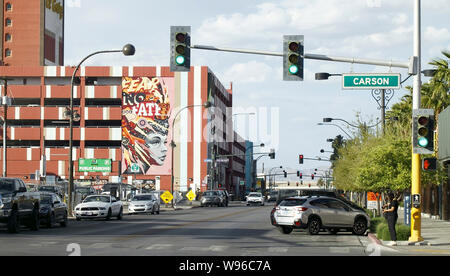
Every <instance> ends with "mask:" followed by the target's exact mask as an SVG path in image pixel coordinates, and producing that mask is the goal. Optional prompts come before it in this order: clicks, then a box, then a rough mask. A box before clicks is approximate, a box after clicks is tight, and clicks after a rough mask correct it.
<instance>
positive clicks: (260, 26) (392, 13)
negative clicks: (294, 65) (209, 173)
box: [65, 0, 450, 173]
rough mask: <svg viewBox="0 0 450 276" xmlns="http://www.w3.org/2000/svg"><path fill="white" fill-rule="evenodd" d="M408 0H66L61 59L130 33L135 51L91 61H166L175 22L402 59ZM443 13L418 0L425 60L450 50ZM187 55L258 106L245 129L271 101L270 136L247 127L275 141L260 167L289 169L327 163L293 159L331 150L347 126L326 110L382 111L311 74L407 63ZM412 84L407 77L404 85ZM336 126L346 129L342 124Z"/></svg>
mask: <svg viewBox="0 0 450 276" xmlns="http://www.w3.org/2000/svg"><path fill="white" fill-rule="evenodd" d="M413 3H414V1H413V0H396V1H389V0H315V1H305V0H296V1H293V0H289V1H275V0H266V1H257V0H239V1H236V0H227V1H216V0H208V1H207V0H190V1H176V0H166V1H152V0H129V1H126V2H125V1H121V0H66V19H65V65H75V64H76V63H78V62H79V60H80V59H81V58H83V57H84V56H86V55H87V54H89V53H91V52H93V51H96V50H103V49H116V48H121V47H122V46H123V45H124V44H126V43H132V44H134V45H135V46H136V55H135V56H134V57H123V56H121V55H103V56H97V57H95V58H92V59H91V60H89V61H88V63H87V65H145V66H155V65H161V66H167V65H168V64H169V29H170V26H171V25H189V26H191V28H192V34H191V40H192V44H199V45H213V46H223V47H232V48H244V49H255V50H267V51H275V52H281V51H282V38H283V35H294V34H301V35H304V36H305V53H309V54H324V55H330V56H344V57H356V58H370V59H383V60H394V61H407V60H408V59H409V57H410V56H412V54H413V45H412V42H413V28H412V26H413ZM449 14H450V5H449V2H448V0H433V1H422V67H423V68H422V69H424V68H427V63H428V62H429V61H430V60H431V59H433V58H440V57H442V55H441V51H442V50H450V17H449V16H448V15H449ZM191 56H192V59H191V60H192V61H191V65H205V66H209V67H210V68H211V70H212V71H213V72H214V73H215V74H216V76H217V77H218V78H219V79H220V80H221V81H222V83H223V84H224V86H225V87H229V85H230V82H232V83H233V90H234V92H233V101H234V103H233V104H234V107H235V108H239V109H240V110H241V111H252V110H256V116H250V117H246V116H237V117H236V118H237V121H236V126H237V128H238V132H239V133H240V134H241V135H242V136H247V135H252V134H251V133H250V132H247V130H248V129H252V127H251V126H253V125H257V123H258V122H261V120H263V119H264V118H266V116H267V114H266V113H265V112H263V111H264V110H265V109H266V110H269V111H272V113H271V112H269V114H268V116H269V117H270V116H271V115H274V116H275V117H274V119H275V122H277V121H278V123H277V125H276V126H275V127H274V130H275V131H276V133H273V137H272V138H273V139H264V137H262V135H252V136H254V137H253V138H254V140H256V141H255V142H256V143H258V144H259V143H261V142H263V143H266V144H267V145H268V147H271V146H273V147H275V148H276V153H277V158H276V160H269V159H268V158H262V159H261V162H260V164H259V166H258V167H259V171H260V170H261V163H262V162H264V167H265V168H266V171H267V169H268V168H270V167H274V166H279V165H283V166H284V167H286V168H290V170H291V171H292V172H294V171H295V170H301V171H303V172H305V173H307V172H308V170H310V169H314V168H319V169H320V168H322V169H324V168H326V167H327V166H329V163H328V162H317V161H308V160H305V163H304V164H303V165H299V164H298V154H304V156H305V157H312V158H314V157H316V156H322V157H328V155H327V154H325V155H324V154H321V153H320V152H319V151H320V149H325V150H331V147H330V143H327V142H326V139H327V138H334V137H335V136H336V135H338V134H341V135H343V136H345V134H344V133H343V132H342V131H341V130H340V129H339V128H337V127H334V126H318V125H317V123H319V122H322V118H324V117H334V118H342V119H345V120H347V121H349V122H356V115H357V114H359V115H360V116H361V118H362V119H363V120H365V121H367V122H370V123H372V124H373V123H374V122H376V120H377V118H379V117H380V112H381V111H380V110H379V109H378V105H377V103H376V101H375V100H374V99H373V98H372V96H371V93H370V91H368V90H356V91H350V90H342V89H341V79H340V78H339V77H336V78H333V79H330V80H328V81H316V80H314V74H315V73H316V72H330V73H348V72H355V73H371V72H393V73H401V75H402V79H404V78H406V77H407V70H406V69H398V68H388V67H376V66H368V65H358V64H347V63H335V62H325V61H317V60H305V80H304V81H303V82H285V81H282V59H281V58H279V57H267V56H257V55H243V54H235V53H223V52H221V53H219V52H211V51H202V50H193V51H192V54H191ZM422 81H423V82H426V81H428V78H422ZM411 84H412V78H411V79H409V80H408V81H407V82H405V83H404V86H407V85H411ZM405 93H406V90H405V89H404V88H402V89H400V90H396V91H395V96H394V98H393V99H392V100H391V102H390V103H389V106H392V104H394V103H395V102H397V101H398V99H399V98H400V97H401V96H402V95H404V94H405ZM389 106H388V107H389ZM257 120H259V121H257ZM270 122H271V121H270V120H269V124H270ZM341 127H342V128H343V129H344V130H345V131H346V132H351V129H348V128H347V126H345V125H342V124H341ZM253 130H254V129H253ZM269 130H270V126H269ZM254 132H255V131H253V132H252V133H254ZM258 132H259V130H258V129H257V130H256V133H257V134H258ZM258 136H259V137H258ZM275 136H276V137H275ZM250 138H252V137H250ZM270 140H271V141H270ZM271 143H272V144H271ZM266 151H269V149H268V148H267V149H266Z"/></svg>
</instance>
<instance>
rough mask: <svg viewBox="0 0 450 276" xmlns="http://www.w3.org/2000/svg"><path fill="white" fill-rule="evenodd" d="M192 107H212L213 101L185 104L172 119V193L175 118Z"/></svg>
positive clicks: (172, 181) (171, 189)
mask: <svg viewBox="0 0 450 276" xmlns="http://www.w3.org/2000/svg"><path fill="white" fill-rule="evenodd" d="M191 107H204V108H210V107H211V102H209V101H208V102H205V103H203V104H192V105H188V106H185V107H183V108H181V109H180V110H178V112H177V114H175V116H174V117H173V120H172V124H171V125H170V128H171V133H172V135H171V136H172V137H171V141H170V147H171V148H172V152H171V157H172V158H171V159H172V160H171V166H170V167H171V169H170V173H171V186H170V191H171V193H172V195H173V184H174V174H173V159H174V154H173V152H174V148H175V147H176V146H177V145H176V144H175V142H174V140H173V136H174V134H175V133H174V131H173V130H174V126H175V120H176V119H177V117H178V115H180V113H181V111H183V110H185V109H188V108H191ZM173 201H174V200H173V198H172V208H173V207H174V202H173Z"/></svg>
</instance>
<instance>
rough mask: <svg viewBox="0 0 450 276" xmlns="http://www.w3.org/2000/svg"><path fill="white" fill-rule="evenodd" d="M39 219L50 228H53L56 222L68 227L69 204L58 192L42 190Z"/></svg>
mask: <svg viewBox="0 0 450 276" xmlns="http://www.w3.org/2000/svg"><path fill="white" fill-rule="evenodd" d="M39 219H40V221H41V224H45V225H46V226H47V227H48V228H52V227H53V225H54V224H56V223H59V224H60V225H61V226H62V227H66V226H67V222H68V210H67V205H66V204H65V203H64V202H62V200H61V198H60V197H59V196H58V195H57V194H54V193H48V192H42V193H41V199H40V210H39Z"/></svg>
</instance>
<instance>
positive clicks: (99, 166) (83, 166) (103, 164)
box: [78, 158, 112, 172]
mask: <svg viewBox="0 0 450 276" xmlns="http://www.w3.org/2000/svg"><path fill="white" fill-rule="evenodd" d="M111 163H112V162H111V159H85V158H80V160H79V161H78V171H79V172H111Z"/></svg>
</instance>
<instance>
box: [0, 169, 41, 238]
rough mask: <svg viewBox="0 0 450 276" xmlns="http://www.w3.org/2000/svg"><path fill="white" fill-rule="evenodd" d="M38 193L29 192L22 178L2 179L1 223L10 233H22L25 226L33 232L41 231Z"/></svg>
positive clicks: (0, 188) (0, 186)
mask: <svg viewBox="0 0 450 276" xmlns="http://www.w3.org/2000/svg"><path fill="white" fill-rule="evenodd" d="M39 200H40V195H39V193H38V192H28V191H27V188H26V186H25V183H24V182H23V181H22V179H20V178H9V177H2V178H0V223H6V224H7V228H8V232H10V233H18V232H20V225H21V224H25V225H26V226H28V227H29V228H30V229H31V230H35V231H36V230H39V224H40V223H39Z"/></svg>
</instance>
